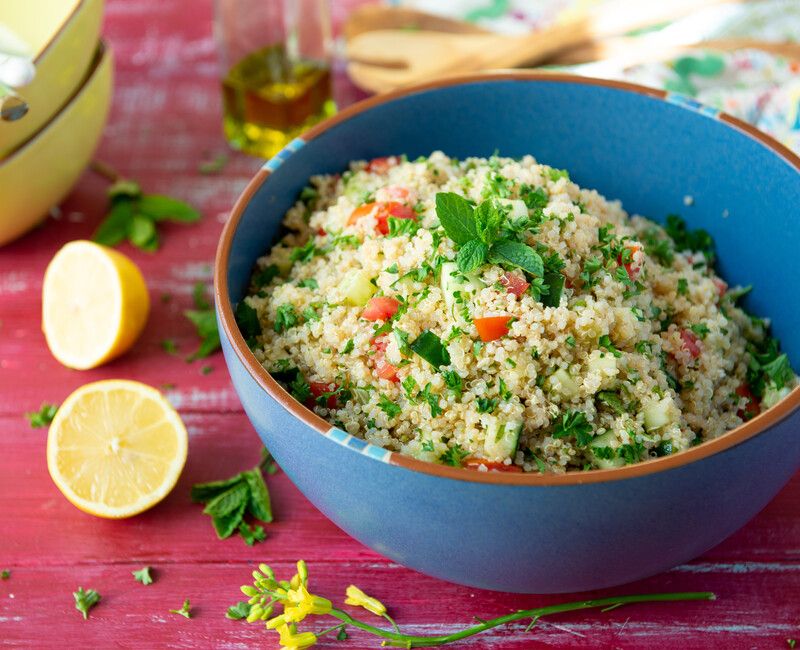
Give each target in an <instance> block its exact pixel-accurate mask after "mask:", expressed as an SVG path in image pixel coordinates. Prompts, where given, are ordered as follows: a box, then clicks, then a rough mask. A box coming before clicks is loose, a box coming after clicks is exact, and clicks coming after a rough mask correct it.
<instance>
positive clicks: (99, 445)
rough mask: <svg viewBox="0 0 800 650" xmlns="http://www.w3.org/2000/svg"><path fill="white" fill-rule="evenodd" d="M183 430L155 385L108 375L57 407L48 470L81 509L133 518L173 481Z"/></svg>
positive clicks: (183, 447)
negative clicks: (108, 376) (108, 378)
mask: <svg viewBox="0 0 800 650" xmlns="http://www.w3.org/2000/svg"><path fill="white" fill-rule="evenodd" d="M187 447H188V436H187V434H186V428H185V427H184V426H183V422H182V421H181V418H180V416H179V415H178V413H177V412H176V411H175V409H173V408H172V406H170V404H169V402H167V400H166V399H165V398H164V397H163V396H162V395H161V393H159V392H158V391H157V390H156V389H155V388H152V387H150V386H147V385H145V384H141V383H139V382H136V381H127V380H121V379H111V380H106V381H98V382H94V383H91V384H86V385H85V386H81V387H80V388H79V389H78V390H76V391H75V392H74V393H72V394H71V395H70V396H69V397H67V399H66V400H65V401H64V403H63V404H62V405H61V406H60V407H59V409H58V412H57V413H56V416H55V418H54V419H53V422H52V424H51V425H50V430H49V432H48V435H47V468H48V470H49V472H50V476H51V477H52V479H53V481H54V482H55V484H56V486H57V487H58V489H59V490H61V492H62V493H63V494H64V496H65V497H67V499H69V501H71V502H72V503H73V504H74V505H75V506H76V507H78V508H80V509H81V510H83V511H84V512H88V513H89V514H92V515H96V516H98V517H108V518H121V517H130V516H131V515H135V514H138V513H140V512H142V511H143V510H147V509H148V508H150V507H152V506H154V505H155V504H156V503H158V502H159V501H161V500H162V499H163V498H164V497H165V496H167V494H169V492H170V491H171V490H172V488H173V487H175V483H177V481H178V477H179V476H180V473H181V470H182V469H183V466H184V464H185V462H186V452H187Z"/></svg>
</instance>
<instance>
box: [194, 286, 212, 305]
mask: <svg viewBox="0 0 800 650" xmlns="http://www.w3.org/2000/svg"><path fill="white" fill-rule="evenodd" d="M192 300H193V301H194V306H195V307H197V309H211V303H210V302H208V298H206V283H205V282H195V283H194V286H193V287H192Z"/></svg>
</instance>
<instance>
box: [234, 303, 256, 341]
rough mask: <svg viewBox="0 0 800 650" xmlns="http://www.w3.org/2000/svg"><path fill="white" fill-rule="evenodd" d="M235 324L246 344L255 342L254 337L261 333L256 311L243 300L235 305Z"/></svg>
mask: <svg viewBox="0 0 800 650" xmlns="http://www.w3.org/2000/svg"><path fill="white" fill-rule="evenodd" d="M234 316H235V318H236V324H237V325H238V326H239V330H240V331H241V332H242V336H244V338H245V340H246V341H247V344H248V345H251V342H255V339H256V337H257V336H258V335H259V334H261V323H259V322H258V312H256V310H255V309H254V308H253V307H251V306H250V305H248V304H247V303H246V302H245V301H244V300H242V302H240V303H239V304H238V305H236V312H235V314H234Z"/></svg>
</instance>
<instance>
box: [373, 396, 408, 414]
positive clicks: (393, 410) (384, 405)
mask: <svg viewBox="0 0 800 650" xmlns="http://www.w3.org/2000/svg"><path fill="white" fill-rule="evenodd" d="M378 408H379V409H380V410H381V411H383V412H384V413H386V415H388V416H389V417H390V418H393V417H397V416H398V415H400V413H402V412H403V409H401V408H400V406H399V405H397V404H395V403H394V402H393V401H392V400H390V399H389V398H388V397H386V395H381V397H380V399H379V400H378Z"/></svg>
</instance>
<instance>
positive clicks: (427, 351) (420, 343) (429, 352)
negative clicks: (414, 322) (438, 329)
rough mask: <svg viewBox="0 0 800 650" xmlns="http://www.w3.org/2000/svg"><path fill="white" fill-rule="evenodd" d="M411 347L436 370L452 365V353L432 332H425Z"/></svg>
mask: <svg viewBox="0 0 800 650" xmlns="http://www.w3.org/2000/svg"><path fill="white" fill-rule="evenodd" d="M409 347H410V348H411V349H412V350H413V351H414V352H416V353H417V354H418V355H419V356H421V357H422V358H423V359H425V361H427V362H428V363H430V364H431V365H432V366H433V367H434V368H437V369H438V368H439V367H440V366H446V365H449V364H450V353H449V352H448V351H447V348H446V347H445V345H444V344H443V343H442V340H441V339H440V338H439V337H438V336H436V334H434V333H433V332H431V331H430V330H425V331H423V332H422V333H421V334H420V335H419V336H418V337H417V338H416V339H414V341H413V342H412V343H411V344H410V346H409Z"/></svg>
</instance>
